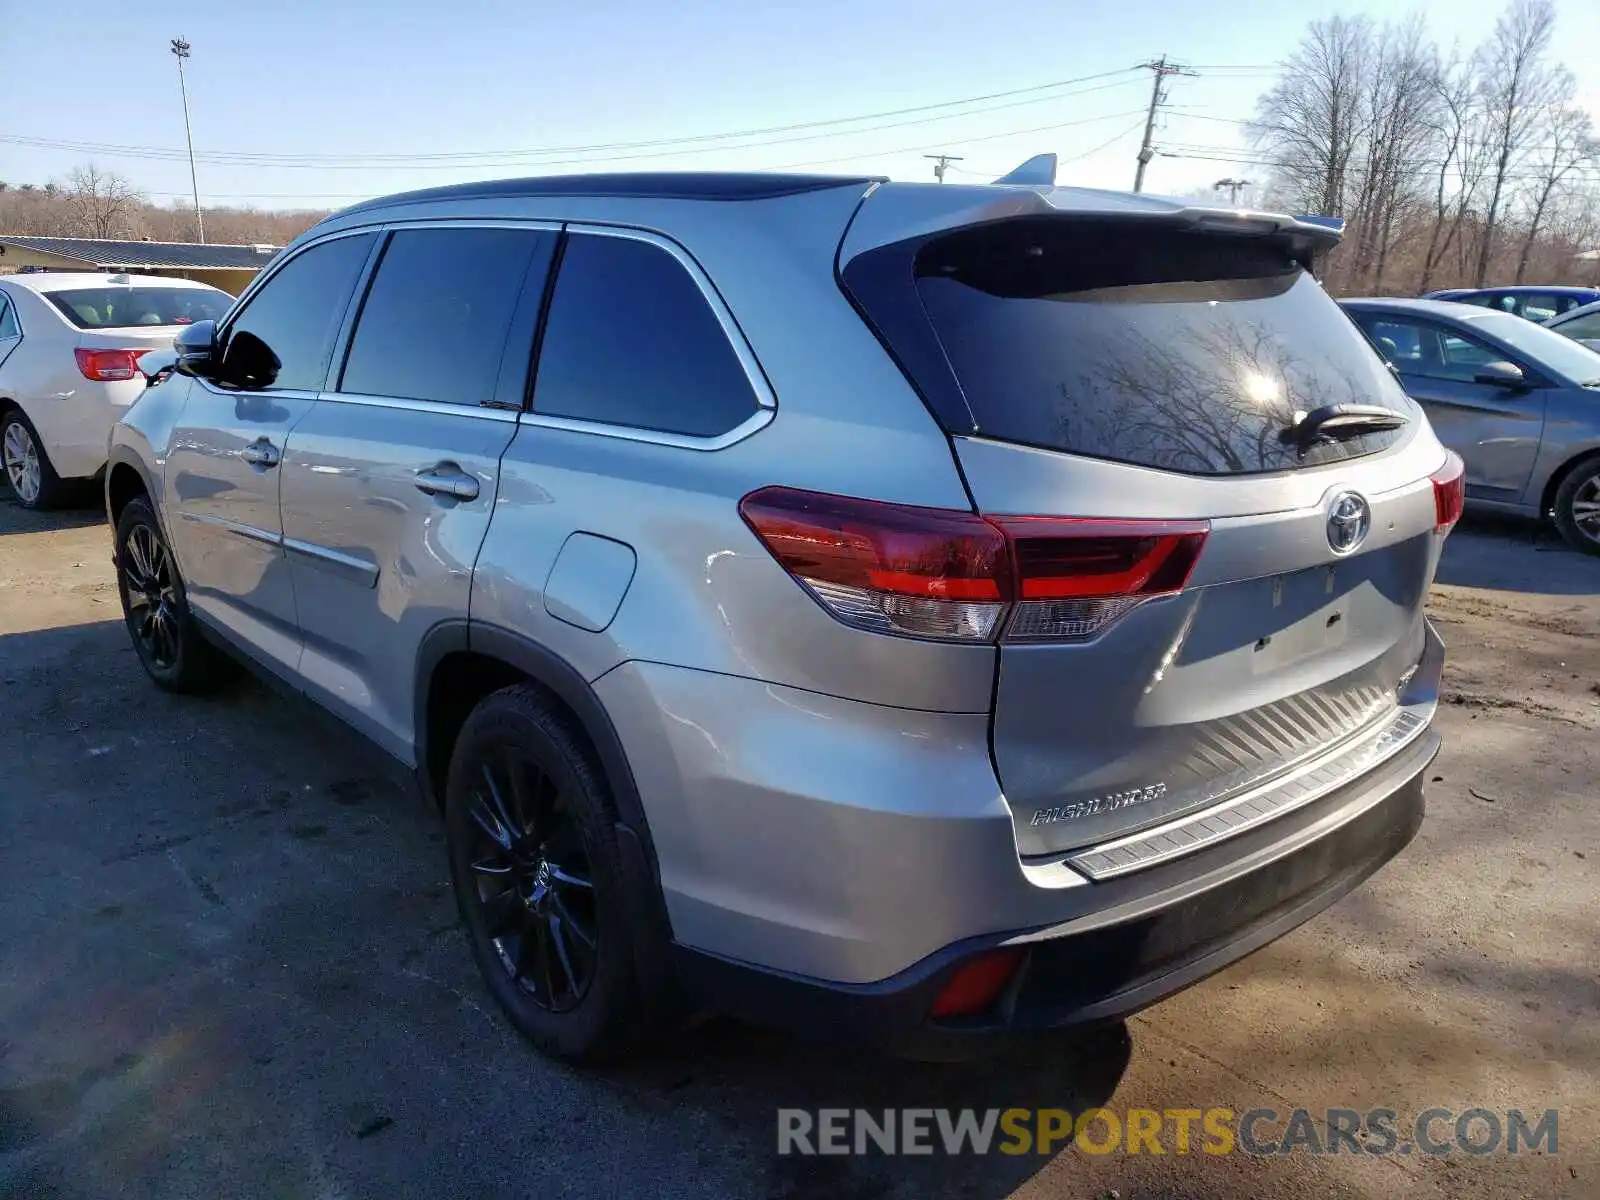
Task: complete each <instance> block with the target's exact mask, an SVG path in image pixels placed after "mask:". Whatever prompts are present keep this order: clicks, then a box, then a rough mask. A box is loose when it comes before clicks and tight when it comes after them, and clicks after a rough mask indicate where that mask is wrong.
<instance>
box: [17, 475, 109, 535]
mask: <svg viewBox="0 0 1600 1200" xmlns="http://www.w3.org/2000/svg"><path fill="white" fill-rule="evenodd" d="M69 499H70V501H71V503H69V504H68V505H66V506H65V507H63V508H52V509H46V510H44V511H42V512H41V511H37V510H35V509H29V508H23V507H22V505H20V504H18V503H17V498H16V497H15V496H14V495H12V493H11V489H10V488H9V487H7V486H6V485H5V484H4V483H3V482H0V514H3V516H0V520H3V522H4V529H3V530H0V532H4V533H37V532H41V531H48V530H57V529H86V528H88V527H89V526H90V525H104V524H105V523H106V510H105V508H104V507H103V506H102V502H101V496H100V489H99V486H98V485H96V484H84V485H82V486H81V487H78V488H75V489H74V490H73V492H72V494H71V495H70V496H69Z"/></svg>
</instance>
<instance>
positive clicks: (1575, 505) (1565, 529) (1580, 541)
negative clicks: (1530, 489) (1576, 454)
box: [1554, 454, 1600, 554]
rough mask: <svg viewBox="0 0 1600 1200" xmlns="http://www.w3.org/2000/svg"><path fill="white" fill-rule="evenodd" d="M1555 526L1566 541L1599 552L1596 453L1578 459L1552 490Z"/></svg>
mask: <svg viewBox="0 0 1600 1200" xmlns="http://www.w3.org/2000/svg"><path fill="white" fill-rule="evenodd" d="M1554 508H1555V521H1556V528H1557V529H1559V530H1560V531H1561V536H1562V537H1564V538H1565V539H1566V540H1567V544H1568V545H1570V546H1571V547H1572V548H1573V549H1575V550H1582V551H1583V552H1584V553H1586V554H1600V454H1595V455H1591V456H1590V457H1588V458H1585V459H1583V460H1581V461H1580V462H1578V463H1577V464H1576V465H1575V466H1574V467H1573V468H1572V470H1570V471H1568V472H1567V475H1566V478H1564V479H1563V480H1562V481H1561V486H1560V487H1558V488H1557V489H1556V499H1555V505H1554Z"/></svg>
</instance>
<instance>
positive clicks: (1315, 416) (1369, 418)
mask: <svg viewBox="0 0 1600 1200" xmlns="http://www.w3.org/2000/svg"><path fill="white" fill-rule="evenodd" d="M1408 419H1409V418H1407V416H1406V415H1405V413H1400V412H1395V411H1394V409H1392V408H1380V407H1379V406H1378V405H1376V404H1324V405H1323V406H1322V407H1321V408H1314V409H1312V410H1311V411H1310V412H1308V413H1295V419H1294V424H1292V425H1290V426H1289V427H1288V428H1287V429H1285V430H1284V431H1283V432H1282V433H1280V434H1279V435H1278V437H1279V438H1280V439H1281V440H1282V441H1284V442H1286V443H1288V444H1291V445H1297V446H1300V447H1301V448H1302V449H1304V448H1305V447H1306V446H1309V445H1310V444H1311V443H1312V442H1319V441H1335V442H1338V441H1343V440H1344V439H1345V438H1353V437H1360V436H1361V435H1362V434H1363V433H1382V432H1384V431H1386V430H1390V429H1399V428H1401V427H1402V426H1404V425H1405V423H1406V421H1407V420H1408Z"/></svg>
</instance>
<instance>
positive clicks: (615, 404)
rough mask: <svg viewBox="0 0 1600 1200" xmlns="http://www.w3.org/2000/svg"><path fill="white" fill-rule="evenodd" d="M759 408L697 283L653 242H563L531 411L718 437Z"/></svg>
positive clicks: (591, 237) (590, 237) (593, 238)
mask: <svg viewBox="0 0 1600 1200" xmlns="http://www.w3.org/2000/svg"><path fill="white" fill-rule="evenodd" d="M758 407H759V405H758V403H757V400H756V395H755V391H754V390H753V388H752V387H751V385H750V379H749V376H747V375H746V374H745V370H744V366H743V364H742V363H741V362H740V361H739V357H738V355H737V354H735V353H734V349H733V346H732V344H731V343H730V342H729V341H728V335H727V333H726V332H725V331H724V330H723V328H722V322H721V321H719V320H718V319H717V315H716V313H715V312H713V311H712V309H711V306H710V304H709V303H708V302H707V300H706V297H705V295H704V294H703V293H702V292H701V291H700V287H699V285H698V284H697V283H696V282H695V280H694V279H693V278H692V277H691V276H690V274H689V272H688V271H687V270H686V269H685V268H684V266H683V264H682V263H680V262H679V261H678V260H677V259H676V258H675V257H674V256H673V255H672V254H670V253H668V252H667V251H666V250H664V249H662V248H661V247H659V246H656V245H653V244H652V243H650V242H644V241H639V240H636V239H633V238H626V237H610V236H603V235H598V234H574V235H572V236H571V237H570V238H569V239H568V241H567V248H566V251H565V252H564V253H563V255H562V258H561V270H560V274H559V275H557V277H556V286H555V293H554V295H553V296H552V297H551V300H550V311H549V314H548V316H547V317H546V320H545V331H544V339H543V341H542V342H541V344H540V351H539V374H538V380H537V383H536V385H535V388H534V393H533V408H534V411H535V412H538V413H541V414H543V415H546V416H552V417H567V418H570V419H573V420H582V421H598V422H600V423H602V424H606V425H622V426H628V427H631V428H635V429H648V430H654V431H657V432H661V433H676V434H686V435H689V436H694V437H715V436H717V435H719V434H723V433H727V432H728V431H729V430H731V429H733V428H735V427H736V426H738V425H740V424H741V423H742V422H744V421H745V420H746V419H748V418H749V416H750V415H751V414H752V413H754V412H755V411H756V409H757V408H758Z"/></svg>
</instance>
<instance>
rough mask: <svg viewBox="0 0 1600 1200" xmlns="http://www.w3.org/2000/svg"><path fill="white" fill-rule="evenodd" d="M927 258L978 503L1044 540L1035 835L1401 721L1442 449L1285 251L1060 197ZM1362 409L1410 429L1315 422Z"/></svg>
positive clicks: (1162, 811) (1032, 742) (1028, 789)
mask: <svg viewBox="0 0 1600 1200" xmlns="http://www.w3.org/2000/svg"><path fill="white" fill-rule="evenodd" d="M869 203H870V201H869ZM854 266H855V264H852V267H854ZM911 274H912V275H913V277H914V285H913V287H914V292H915V300H916V302H917V303H918V304H919V305H920V306H921V308H922V309H923V311H925V312H926V314H927V319H928V321H929V323H930V324H931V326H932V329H933V332H934V334H935V335H936V337H937V340H938V343H939V348H940V350H941V351H942V355H943V358H944V360H945V361H946V362H947V363H948V370H949V372H950V374H951V375H952V376H953V379H954V382H955V384H956V385H957V386H958V388H959V392H960V395H961V397H962V401H963V403H964V405H965V410H966V413H967V414H968V417H967V419H968V421H970V425H969V427H968V428H966V429H957V428H951V425H952V424H953V423H952V422H950V421H949V419H948V416H947V417H946V418H945V419H946V424H947V428H949V429H950V432H952V433H953V434H958V436H956V437H955V438H954V445H955V449H956V454H957V456H958V458H959V460H960V463H961V466H962V470H963V473H964V474H965V476H966V479H967V481H968V484H969V487H970V489H971V493H972V496H973V500H974V501H975V504H976V507H977V508H978V510H979V511H980V512H983V513H985V514H989V515H992V516H994V517H996V518H1005V519H1002V520H1001V523H1002V524H1003V525H1005V526H1007V527H1008V528H1010V529H1013V530H1015V531H1018V532H1020V533H1021V535H1022V536H1023V538H1024V540H1023V541H1021V542H1019V543H1018V549H1017V551H1016V554H1017V556H1018V562H1019V568H1020V570H1021V571H1022V574H1023V581H1022V584H1021V586H1022V589H1023V590H1022V593H1021V596H1022V601H1021V603H1019V604H1018V605H1017V608H1016V612H1015V613H1014V615H1013V616H1012V617H1011V618H1010V625H1009V627H1008V630H1007V632H1006V634H1005V636H1004V638H1003V640H1002V643H1001V650H1000V665H999V678H998V687H997V690H996V697H995V713H994V723H993V733H992V737H993V751H994V758H995V762H996V765H997V767H998V771H999V775H1000V780H1001V783H1002V785H1003V787H1004V790H1005V795H1006V798H1007V801H1008V802H1009V804H1010V805H1011V808H1012V810H1013V813H1014V815H1015V819H1016V824H1017V839H1018V845H1019V847H1020V849H1021V850H1022V852H1023V853H1024V855H1042V854H1054V853H1059V852H1061V851H1063V850H1069V849H1072V848H1074V847H1083V846H1085V845H1088V844H1091V843H1098V842H1101V841H1103V840H1105V839H1107V838H1112V837H1117V836H1120V835H1123V834H1128V833H1130V832H1132V831H1135V830H1140V829H1144V828H1146V827H1148V826H1151V825H1153V824H1155V823H1158V822H1161V821H1163V820H1166V819H1170V818H1174V817H1176V816H1178V815H1179V814H1183V813H1187V812H1190V811H1192V810H1197V809H1200V808H1205V807H1208V806H1211V805H1215V804H1217V803H1219V802H1220V801H1222V800H1224V799H1226V798H1229V797H1234V796H1238V795H1240V794H1242V793H1244V792H1246V791H1248V790H1249V789H1251V788H1254V787H1258V786H1260V785H1261V784H1262V783H1263V782H1264V781H1267V780H1271V779H1274V778H1278V777H1282V776H1284V775H1285V774H1286V773H1288V772H1291V771H1293V770H1295V769H1297V768H1303V767H1304V766H1305V765H1306V764H1307V763H1309V762H1313V761H1316V760H1319V758H1321V757H1323V756H1327V755H1329V754H1333V753H1335V752H1336V751H1337V750H1338V749H1339V748H1340V747H1342V746H1348V745H1351V744H1354V742H1355V741H1358V740H1359V739H1362V738H1365V737H1371V736H1373V734H1374V731H1375V730H1377V729H1379V728H1381V727H1382V726H1383V724H1384V723H1385V722H1387V721H1391V720H1393V719H1395V718H1396V715H1397V713H1398V710H1399V709H1400V707H1401V702H1402V699H1403V696H1402V693H1403V692H1404V691H1405V689H1406V687H1407V685H1408V683H1409V682H1410V681H1411V680H1412V678H1413V676H1414V672H1415V671H1416V668H1417V664H1418V662H1419V659H1420V658H1421V656H1422V654H1423V650H1424V646H1425V640H1426V630H1425V623H1424V619H1423V603H1424V597H1425V594H1426V590H1427V587H1428V584H1429V581H1430V580H1431V578H1432V574H1433V569H1434V565H1435V560H1436V556H1437V552H1438V545H1439V542H1438V539H1437V537H1436V536H1435V525H1436V512H1435V500H1434V493H1433V485H1432V483H1431V481H1430V479H1429V474H1430V472H1432V471H1434V470H1437V469H1438V468H1440V467H1441V465H1442V461H1443V459H1444V457H1445V456H1444V451H1443V449H1442V448H1441V447H1439V445H1438V443H1437V442H1436V441H1434V439H1433V438H1432V437H1431V436H1430V435H1429V433H1428V430H1427V427H1426V423H1425V422H1424V421H1423V420H1422V419H1421V416H1420V414H1419V413H1418V412H1417V410H1416V408H1415V406H1414V405H1412V404H1411V403H1409V402H1408V400H1407V399H1406V397H1405V396H1404V395H1403V394H1402V392H1401V391H1400V389H1399V387H1398V386H1397V385H1396V383H1395V381H1394V379H1393V378H1392V376H1391V375H1390V374H1389V372H1388V371H1386V370H1385V369H1384V366H1383V364H1382V362H1381V360H1379V358H1378V357H1377V356H1376V355H1375V354H1373V353H1372V350H1371V348H1370V346H1369V345H1368V344H1367V343H1366V342H1365V341H1364V339H1363V338H1362V337H1361V335H1360V333H1359V332H1358V331H1357V330H1356V329H1355V328H1354V327H1353V326H1352V325H1351V324H1350V322H1349V321H1348V320H1346V319H1345V318H1344V316H1343V315H1342V314H1341V313H1340V311H1339V310H1338V308H1337V307H1336V306H1335V305H1334V304H1333V302H1332V301H1331V300H1330V299H1329V298H1328V297H1327V296H1326V295H1325V294H1324V293H1323V291H1322V289H1321V287H1320V286H1319V285H1318V284H1317V283H1316V281H1315V280H1314V279H1312V278H1311V277H1310V276H1309V275H1308V274H1307V273H1306V272H1305V271H1304V270H1302V269H1301V267H1300V266H1299V265H1298V264H1297V263H1296V262H1294V261H1293V260H1291V258H1290V256H1289V254H1288V253H1287V252H1286V251H1285V250H1284V249H1282V248H1279V246H1278V245H1277V243H1276V242H1274V241H1271V240H1268V239H1264V238H1255V239H1250V238H1242V237H1235V236H1228V235H1223V234H1218V233H1215V232H1210V231H1201V230H1196V229H1191V228H1184V227H1180V226H1177V225H1175V224H1174V225H1171V226H1168V225H1159V224H1154V223H1152V222H1149V221H1139V222H1135V221H1130V220H1117V219H1111V218H1104V219H1095V218H1081V217H1070V216H1050V217H1041V218H1027V219H1019V220H1014V221H1009V222H1000V223H995V224H989V225H985V226H980V227H975V228H972V229H966V230H958V231H955V232H954V233H951V234H947V235H940V236H935V237H933V238H931V239H930V240H928V241H927V242H926V243H925V244H923V245H922V247H921V248H920V250H919V251H918V252H917V254H916V257H915V264H914V268H913V271H912V272H911ZM844 278H845V281H846V285H847V287H848V286H849V285H850V281H851V278H852V270H851V268H847V269H846V271H845V275H844ZM881 296H882V293H880V299H881ZM874 307H876V306H875V305H869V306H868V313H869V316H871V315H873V308H874ZM883 324H884V323H883V322H880V328H881V327H882V326H883ZM902 328H904V326H902ZM905 361H907V362H908V363H916V362H917V361H918V360H917V357H916V355H915V353H914V352H913V353H908V354H907V355H906V358H905ZM924 361H927V360H924ZM916 369H917V368H916V367H915V366H913V370H916ZM921 382H923V383H924V391H925V393H926V392H928V391H930V390H931V381H930V380H929V379H928V378H926V377H924V379H923V380H921ZM1348 404H1359V405H1366V406H1373V407H1375V408H1376V409H1377V410H1378V411H1379V413H1388V414H1390V415H1392V416H1394V417H1398V418H1403V424H1402V425H1401V427H1400V428H1398V429H1387V430H1385V429H1373V430H1372V431H1371V432H1367V433H1363V434H1359V435H1357V436H1353V437H1348V438H1345V439H1344V440H1337V441H1335V440H1326V441H1319V440H1311V441H1306V442H1301V441H1299V440H1297V439H1296V437H1295V436H1294V435H1293V434H1292V432H1291V431H1292V430H1293V428H1294V427H1296V425H1297V422H1299V421H1300V420H1301V418H1303V417H1304V415H1305V414H1306V413H1308V412H1312V411H1314V410H1318V409H1323V408H1325V407H1327V406H1330V405H1348ZM1012 516H1020V517H1021V518H1022V519H1021V520H1011V519H1009V518H1010V517H1012ZM1039 518H1046V519H1047V520H1043V521H1040V520H1038V519H1039ZM1061 518H1066V521H1062V520H1060V519H1061ZM1032 529H1038V530H1041V531H1043V533H1042V534H1041V536H1040V537H1038V538H1037V539H1033V540H1030V539H1029V531H1030V530H1032ZM1196 538H1199V539H1203V545H1202V547H1201V549H1200V552H1199V555H1198V558H1197V559H1196V560H1195V562H1194V566H1193V573H1192V575H1188V577H1187V581H1185V578H1184V576H1185V575H1186V574H1187V571H1186V570H1184V569H1182V568H1180V569H1178V570H1176V571H1173V570H1170V569H1169V568H1170V567H1171V566H1172V565H1173V564H1176V563H1179V562H1180V560H1181V559H1182V556H1183V555H1185V554H1187V553H1188V552H1189V550H1190V549H1192V546H1193V540H1194V539H1196ZM1185 565H1186V564H1185ZM1030 571H1034V572H1037V574H1038V580H1037V583H1038V587H1037V590H1035V591H1030V590H1029V587H1030V581H1029V575H1028V573H1029V572H1030ZM1030 596H1036V597H1037V599H1030V598H1029V597H1030Z"/></svg>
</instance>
